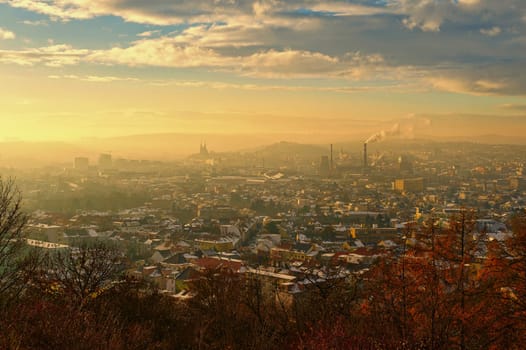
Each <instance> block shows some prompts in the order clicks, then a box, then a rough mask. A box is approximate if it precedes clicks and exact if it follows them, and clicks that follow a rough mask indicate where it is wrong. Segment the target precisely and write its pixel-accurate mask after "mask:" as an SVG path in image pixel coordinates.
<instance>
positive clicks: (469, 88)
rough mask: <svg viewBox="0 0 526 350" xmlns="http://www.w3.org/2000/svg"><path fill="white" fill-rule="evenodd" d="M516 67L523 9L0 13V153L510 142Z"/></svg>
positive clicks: (520, 120) (412, 3) (520, 92)
mask: <svg viewBox="0 0 526 350" xmlns="http://www.w3.org/2000/svg"><path fill="white" fill-rule="evenodd" d="M525 67H526V1H524V0H499V1H496V0H328V1H312V0H148V1H141V0H0V82H1V84H0V122H1V124H2V126H1V128H0V140H73V139H82V138H92V137H114V136H123V135H134V134H153V133H171V132H173V133H189V134H225V135H232V134H270V135H272V134H276V135H278V134H279V137H280V138H281V139H283V138H286V137H287V135H288V134H290V135H296V139H298V137H297V136H298V135H300V136H301V135H304V139H305V140H311V141H315V140H317V138H323V137H324V136H325V137H339V138H346V137H367V135H369V134H370V133H372V132H376V131H377V130H380V129H384V128H389V127H390V125H394V124H398V125H400V126H401V129H400V133H399V135H402V136H404V135H405V136H407V137H418V136H419V135H435V136H459V137H460V136H462V135H484V134H498V135H504V136H507V135H509V136H510V137H515V138H517V137H519V138H520V137H521V136H522V135H524V133H525V132H526V98H525V96H526V73H525V72H526V69H525ZM291 138H292V136H291ZM299 139H301V137H300V138H299ZM320 140H321V139H320Z"/></svg>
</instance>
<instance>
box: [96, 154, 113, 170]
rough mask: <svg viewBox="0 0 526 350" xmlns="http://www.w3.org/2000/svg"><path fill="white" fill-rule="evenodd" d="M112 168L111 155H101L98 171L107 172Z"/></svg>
mask: <svg viewBox="0 0 526 350" xmlns="http://www.w3.org/2000/svg"><path fill="white" fill-rule="evenodd" d="M112 167H113V161H112V158H111V154H108V153H103V154H101V155H100V156H99V169H100V170H109V169H111V168H112Z"/></svg>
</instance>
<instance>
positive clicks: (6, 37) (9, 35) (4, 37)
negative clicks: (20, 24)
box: [0, 28, 16, 40]
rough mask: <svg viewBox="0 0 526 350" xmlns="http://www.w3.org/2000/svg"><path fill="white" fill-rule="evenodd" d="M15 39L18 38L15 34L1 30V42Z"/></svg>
mask: <svg viewBox="0 0 526 350" xmlns="http://www.w3.org/2000/svg"><path fill="white" fill-rule="evenodd" d="M14 38H16V35H15V33H13V32H11V31H9V30H7V29H3V28H0V40H9V39H14Z"/></svg>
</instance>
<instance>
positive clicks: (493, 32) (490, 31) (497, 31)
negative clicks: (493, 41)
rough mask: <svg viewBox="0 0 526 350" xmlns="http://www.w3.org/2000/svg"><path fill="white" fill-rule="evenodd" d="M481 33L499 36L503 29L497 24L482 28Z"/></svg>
mask: <svg viewBox="0 0 526 350" xmlns="http://www.w3.org/2000/svg"><path fill="white" fill-rule="evenodd" d="M480 33H481V34H484V35H487V36H497V35H499V34H500V33H502V29H500V27H497V26H495V27H492V28H488V29H481V30H480Z"/></svg>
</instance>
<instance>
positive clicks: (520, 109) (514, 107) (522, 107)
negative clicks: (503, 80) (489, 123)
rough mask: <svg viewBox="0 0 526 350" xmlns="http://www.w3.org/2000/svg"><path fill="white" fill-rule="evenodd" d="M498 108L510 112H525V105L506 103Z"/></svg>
mask: <svg viewBox="0 0 526 350" xmlns="http://www.w3.org/2000/svg"><path fill="white" fill-rule="evenodd" d="M499 108H502V109H507V110H512V111H518V112H526V104H513V103H507V104H503V105H500V106H499Z"/></svg>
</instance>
